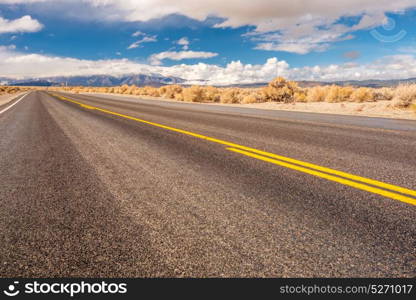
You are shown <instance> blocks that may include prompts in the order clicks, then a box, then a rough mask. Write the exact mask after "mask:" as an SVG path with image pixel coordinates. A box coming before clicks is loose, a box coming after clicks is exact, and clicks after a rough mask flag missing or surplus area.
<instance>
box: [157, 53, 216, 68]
mask: <svg viewBox="0 0 416 300" xmlns="http://www.w3.org/2000/svg"><path fill="white" fill-rule="evenodd" d="M217 55H218V53H214V52H205V51H178V52H176V51H165V52H160V53H156V54H153V55H151V56H150V58H149V61H150V63H151V64H152V65H160V64H162V60H164V59H171V60H183V59H191V58H194V59H195V58H211V57H215V56H217Z"/></svg>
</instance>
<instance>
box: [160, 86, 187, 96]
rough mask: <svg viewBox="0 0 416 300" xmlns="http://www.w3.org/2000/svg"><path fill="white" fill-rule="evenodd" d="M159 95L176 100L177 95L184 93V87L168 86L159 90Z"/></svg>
mask: <svg viewBox="0 0 416 300" xmlns="http://www.w3.org/2000/svg"><path fill="white" fill-rule="evenodd" d="M159 93H160V95H161V96H162V97H164V98H168V99H174V98H175V95H176V94H180V93H182V87H181V86H180V85H176V84H174V85H167V86H165V87H161V88H160V89H159Z"/></svg>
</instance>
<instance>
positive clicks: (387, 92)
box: [374, 87, 394, 101]
mask: <svg viewBox="0 0 416 300" xmlns="http://www.w3.org/2000/svg"><path fill="white" fill-rule="evenodd" d="M393 97H394V90H393V89H392V88H386V87H384V88H379V89H375V90H374V100H376V101H381V100H392V99H393Z"/></svg>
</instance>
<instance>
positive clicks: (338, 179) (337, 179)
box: [227, 148, 416, 205]
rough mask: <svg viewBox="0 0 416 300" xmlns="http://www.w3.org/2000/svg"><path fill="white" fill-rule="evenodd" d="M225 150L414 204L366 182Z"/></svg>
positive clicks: (238, 151) (409, 199) (414, 200)
mask: <svg viewBox="0 0 416 300" xmlns="http://www.w3.org/2000/svg"><path fill="white" fill-rule="evenodd" d="M227 150H229V151H233V152H237V153H240V154H243V155H247V156H249V157H252V158H256V159H259V160H262V161H266V162H269V163H272V164H275V165H279V166H282V167H285V168H288V169H292V170H296V171H300V172H303V173H307V174H310V175H313V176H317V177H320V178H324V179H327V180H330V181H335V182H338V183H341V184H343V185H348V186H351V187H353V188H356V189H359V190H363V191H367V192H370V193H374V194H378V195H381V196H384V197H387V198H391V199H394V200H399V201H402V202H405V203H409V204H413V205H416V199H414V198H410V197H406V196H403V195H400V194H396V193H393V192H390V191H386V190H382V189H378V188H375V187H372V186H369V185H366V184H362V183H358V182H355V181H351V180H348V179H345V178H341V177H336V176H333V175H329V174H326V173H322V172H319V171H315V170H311V169H307V168H304V167H301V166H297V165H292V164H289V163H286V162H283V161H279V160H276V159H272V158H269V157H266V156H261V155H258V154H254V153H251V152H248V151H244V150H240V149H235V148H227Z"/></svg>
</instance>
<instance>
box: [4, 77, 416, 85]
mask: <svg viewBox="0 0 416 300" xmlns="http://www.w3.org/2000/svg"><path fill="white" fill-rule="evenodd" d="M205 83H206V82H205V81H203V80H200V84H205ZM405 83H416V78H408V79H392V80H376V79H374V80H344V81H334V82H329V81H328V82H323V81H298V84H299V85H300V86H301V87H312V86H317V85H331V84H336V85H340V86H347V85H351V86H357V87H373V88H378V87H393V86H397V85H399V84H405ZM123 84H128V85H133V84H134V85H137V86H144V85H150V86H156V87H158V86H162V85H167V84H181V85H185V86H186V85H188V84H187V82H186V80H184V79H182V78H179V77H168V76H162V75H159V74H148V75H146V74H131V75H124V76H109V75H92V76H66V77H65V76H60V77H48V78H30V79H24V80H14V79H10V78H6V77H0V85H18V86H59V85H68V86H117V85H123ZM267 84H268V83H267V82H259V83H251V84H232V85H228V87H245V88H255V87H261V86H265V85H267Z"/></svg>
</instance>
